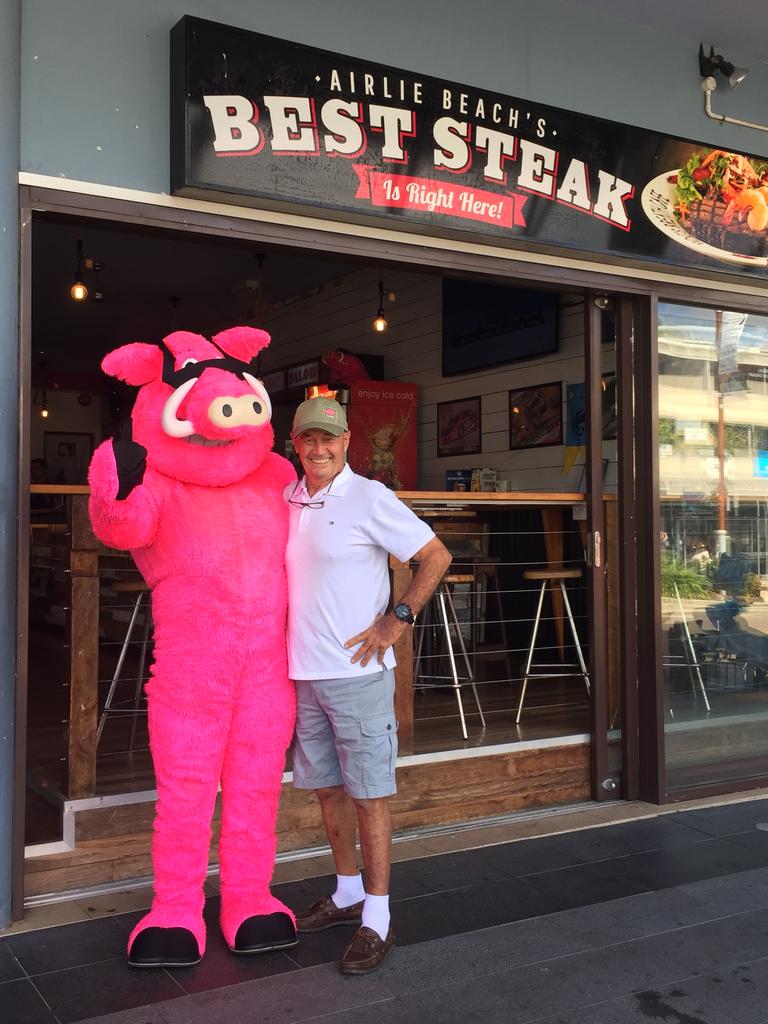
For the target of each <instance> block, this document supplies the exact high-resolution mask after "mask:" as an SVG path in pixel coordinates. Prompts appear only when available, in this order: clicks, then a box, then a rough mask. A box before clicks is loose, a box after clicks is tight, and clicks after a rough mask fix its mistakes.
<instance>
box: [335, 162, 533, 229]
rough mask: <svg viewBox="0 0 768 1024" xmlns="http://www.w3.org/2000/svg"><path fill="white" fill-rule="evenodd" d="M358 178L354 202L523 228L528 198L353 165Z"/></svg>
mask: <svg viewBox="0 0 768 1024" xmlns="http://www.w3.org/2000/svg"><path fill="white" fill-rule="evenodd" d="M352 166H353V167H354V170H355V173H356V174H357V177H358V179H359V183H358V187H357V192H355V199H370V201H371V204H372V205H373V206H388V207H397V208H398V209H401V210H418V211H419V212H420V213H423V212H424V211H425V210H426V211H428V212H429V213H436V214H443V215H444V216H446V217H465V218H467V219H468V220H479V221H483V223H485V224H501V225H502V226H503V227H507V228H512V227H516V228H524V227H525V226H526V223H525V218H524V217H523V206H524V204H525V201H526V198H527V197H526V196H521V195H518V194H517V193H516V192H507V193H506V194H503V195H502V194H501V193H500V192H489V191H487V190H486V189H482V188H472V187H471V186H469V185H455V184H452V183H451V182H445V181H434V180H433V179H432V178H414V177H411V176H410V175H407V174H388V173H387V172H386V171H376V170H374V169H373V168H372V167H366V166H365V165H364V164H353V165H352Z"/></svg>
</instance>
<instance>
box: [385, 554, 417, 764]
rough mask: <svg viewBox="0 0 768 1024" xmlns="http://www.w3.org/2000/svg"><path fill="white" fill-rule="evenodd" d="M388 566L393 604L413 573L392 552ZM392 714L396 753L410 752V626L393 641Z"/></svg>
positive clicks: (411, 657) (411, 711)
mask: <svg viewBox="0 0 768 1024" xmlns="http://www.w3.org/2000/svg"><path fill="white" fill-rule="evenodd" d="M389 568H390V570H391V571H392V603H393V604H397V602H398V601H399V600H400V599H401V597H402V596H403V594H404V593H405V592H406V590H407V589H408V587H409V586H410V585H411V580H412V579H413V573H412V572H411V568H410V566H409V565H408V563H407V562H398V561H397V559H396V558H394V557H393V556H392V555H390V557H389ZM395 657H396V658H397V668H396V669H395V714H396V715H397V721H398V722H399V726H398V729H397V745H398V750H399V753H401V754H412V753H413V630H412V629H406V631H405V633H403V635H402V636H401V637H400V639H399V640H398V641H397V643H396V644H395Z"/></svg>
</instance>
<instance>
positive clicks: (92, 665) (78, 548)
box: [67, 494, 99, 800]
mask: <svg viewBox="0 0 768 1024" xmlns="http://www.w3.org/2000/svg"><path fill="white" fill-rule="evenodd" d="M67 512H68V521H69V532H70V551H69V575H70V601H69V613H68V616H67V634H68V637H69V730H68V738H67V795H68V797H69V799H70V800H74V799H77V798H79V797H86V796H93V795H94V794H95V792H96V724H97V718H98V704H99V686H98V678H99V672H98V669H99V575H98V570H99V542H98V541H97V540H96V537H95V536H94V535H93V531H92V530H91V523H90V520H89V518H88V495H86V494H72V495H70V496H68V498H67Z"/></svg>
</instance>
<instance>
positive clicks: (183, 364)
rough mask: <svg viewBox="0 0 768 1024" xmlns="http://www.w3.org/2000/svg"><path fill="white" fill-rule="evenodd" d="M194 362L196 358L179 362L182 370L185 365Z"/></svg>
mask: <svg viewBox="0 0 768 1024" xmlns="http://www.w3.org/2000/svg"><path fill="white" fill-rule="evenodd" d="M196 362H197V360H196V359H185V360H184V362H183V363H182V364H181V368H182V370H183V369H184V367H185V366H192V365H193V364H194V363H196Z"/></svg>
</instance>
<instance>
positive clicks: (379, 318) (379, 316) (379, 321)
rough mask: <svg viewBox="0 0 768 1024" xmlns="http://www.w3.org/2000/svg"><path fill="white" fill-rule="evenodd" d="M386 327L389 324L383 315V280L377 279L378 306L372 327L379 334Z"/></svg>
mask: <svg viewBox="0 0 768 1024" xmlns="http://www.w3.org/2000/svg"><path fill="white" fill-rule="evenodd" d="M387 327H389V324H388V323H387V321H386V318H385V317H384V282H383V281H379V308H378V311H377V313H376V319H375V320H374V321H373V329H374V331H377V332H378V333H379V334H381V333H382V331H386V329H387Z"/></svg>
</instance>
